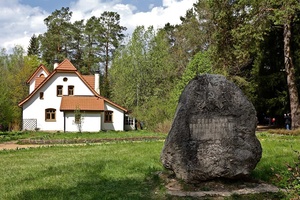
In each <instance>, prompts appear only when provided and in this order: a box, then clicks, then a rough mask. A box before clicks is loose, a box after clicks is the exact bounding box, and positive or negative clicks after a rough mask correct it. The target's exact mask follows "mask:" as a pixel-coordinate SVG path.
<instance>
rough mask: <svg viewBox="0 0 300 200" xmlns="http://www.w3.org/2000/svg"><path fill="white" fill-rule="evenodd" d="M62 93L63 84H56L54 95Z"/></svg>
mask: <svg viewBox="0 0 300 200" xmlns="http://www.w3.org/2000/svg"><path fill="white" fill-rule="evenodd" d="M62 95H63V86H62V85H58V86H57V88H56V96H62Z"/></svg>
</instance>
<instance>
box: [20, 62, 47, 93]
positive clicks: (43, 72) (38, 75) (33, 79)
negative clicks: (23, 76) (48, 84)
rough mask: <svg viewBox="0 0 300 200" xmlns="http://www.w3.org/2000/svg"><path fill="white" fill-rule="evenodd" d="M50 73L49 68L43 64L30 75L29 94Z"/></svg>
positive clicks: (28, 81)
mask: <svg viewBox="0 0 300 200" xmlns="http://www.w3.org/2000/svg"><path fill="white" fill-rule="evenodd" d="M49 74H50V72H49V71H48V69H47V68H46V67H45V66H44V65H43V64H41V65H40V66H39V67H38V68H37V69H36V70H35V71H34V72H33V73H32V75H31V76H30V77H29V79H28V80H27V81H26V83H27V84H28V85H29V94H30V93H31V92H33V91H34V89H35V88H37V87H38V86H39V85H40V84H41V83H42V82H43V81H44V80H45V79H46V78H47V76H48V75H49Z"/></svg>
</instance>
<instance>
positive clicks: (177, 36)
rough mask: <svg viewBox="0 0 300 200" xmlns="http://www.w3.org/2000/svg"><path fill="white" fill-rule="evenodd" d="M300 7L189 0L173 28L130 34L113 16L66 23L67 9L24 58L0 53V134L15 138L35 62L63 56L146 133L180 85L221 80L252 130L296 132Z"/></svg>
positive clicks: (168, 108) (159, 121)
mask: <svg viewBox="0 0 300 200" xmlns="http://www.w3.org/2000/svg"><path fill="white" fill-rule="evenodd" d="M299 11H300V3H299V2H298V1H296V0H286V1H276V0H271V1H270V0H261V1H255V0H250V1H249V0H247V1H244V0H238V1H228V0H220V1H211V0H199V1H198V2H197V3H195V4H194V5H193V7H192V8H191V9H190V10H187V11H186V15H185V16H182V17H181V23H180V24H178V25H171V24H169V23H168V24H166V25H165V26H164V28H161V29H154V28H153V27H144V26H138V27H136V29H135V30H134V32H133V33H132V35H130V36H125V35H124V31H125V30H126V27H123V26H122V25H121V24H120V16H119V14H118V13H116V12H110V11H106V12H103V13H102V14H101V16H93V17H91V18H90V19H88V20H86V21H84V20H80V21H75V22H73V23H71V21H70V19H71V16H72V11H70V10H69V8H64V7H63V8H61V9H60V10H55V11H54V12H52V14H51V15H50V16H48V17H47V18H46V19H44V23H45V25H46V26H47V31H46V32H45V33H43V34H40V35H33V36H32V37H31V40H30V45H29V47H28V49H27V52H26V51H25V50H24V49H23V48H22V47H21V46H15V48H14V49H13V53H10V54H8V53H7V51H6V50H5V49H2V50H1V52H0V77H1V79H0V94H1V96H0V129H2V130H19V129H20V127H21V113H22V112H21V111H22V110H21V108H19V107H18V102H19V101H21V100H22V99H23V98H24V97H26V96H27V95H28V86H27V85H26V84H25V83H26V80H27V79H28V77H29V76H30V75H31V74H32V72H33V71H34V70H35V69H36V68H37V67H38V66H39V65H40V64H41V63H43V64H44V65H45V66H46V67H47V68H48V69H49V71H52V70H53V60H54V59H58V60H59V61H62V60H63V59H65V58H68V59H69V60H70V61H71V62H72V63H73V65H74V66H75V67H76V68H77V69H78V70H79V71H80V72H81V73H82V74H93V73H94V72H95V71H96V70H100V72H101V84H100V85H101V95H102V96H105V97H107V98H110V99H111V100H113V101H114V102H116V103H118V104H120V105H122V106H124V107H126V108H127V109H129V110H130V111H131V114H132V116H134V117H136V118H138V119H139V120H141V121H143V122H144V124H145V125H146V127H147V128H148V129H151V130H154V131H158V132H167V131H168V129H169V128H170V125H171V123H172V120H173V117H174V113H175V110H176V106H177V102H178V98H179V96H180V94H181V92H182V90H183V89H184V87H185V85H186V84H187V83H188V82H189V81H190V80H191V79H193V78H194V77H195V76H196V75H199V74H202V73H214V74H222V75H224V76H226V77H227V78H228V79H230V80H232V81H233V82H235V83H236V84H237V85H238V86H239V87H240V88H241V89H242V90H243V91H244V93H245V94H246V96H247V97H248V98H249V100H250V101H251V102H252V103H253V104H254V106H255V108H256V110H257V114H258V121H259V123H268V121H266V120H267V119H269V118H273V117H274V118H276V123H277V124H279V125H282V124H283V120H284V119H283V114H284V113H289V112H291V114H292V122H293V124H292V125H293V128H298V127H299V126H300V125H299V124H300V109H299V95H298V88H299V81H298V80H299V75H300V74H299V73H300V71H299V67H300V54H299V45H300V34H299V32H300V30H299V29H300V21H299V19H300V15H299V14H300V12H299Z"/></svg>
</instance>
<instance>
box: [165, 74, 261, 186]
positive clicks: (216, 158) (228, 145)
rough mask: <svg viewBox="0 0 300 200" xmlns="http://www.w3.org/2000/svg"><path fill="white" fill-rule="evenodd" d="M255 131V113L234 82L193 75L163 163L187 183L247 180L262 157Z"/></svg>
mask: <svg viewBox="0 0 300 200" xmlns="http://www.w3.org/2000/svg"><path fill="white" fill-rule="evenodd" d="M255 129H256V111H255V109H254V107H253V105H252V103H251V102H249V101H248V100H247V98H246V97H245V96H244V95H243V93H242V91H241V90H240V89H239V88H238V87H237V86H236V85H235V84H234V83H232V82H230V81H228V80H227V79H226V78H225V77H224V76H221V75H211V74H205V75H201V76H197V77H196V78H195V79H193V80H191V81H190V83H189V84H188V85H187V86H186V88H185V89H184V91H183V92H182V94H181V97H180V100H179V103H178V106H177V111H176V114H175V118H174V121H173V124H172V127H171V130H170V132H169V134H168V137H167V139H166V141H165V144H164V147H163V150H162V153H161V160H162V163H163V165H164V167H165V168H167V169H170V170H172V171H174V173H175V174H176V177H177V178H180V179H183V180H184V181H186V182H190V183H194V182H201V181H206V180H211V179H215V178H230V179H235V178H240V177H244V176H247V175H249V174H250V173H251V171H252V170H253V169H254V168H255V167H256V164H257V163H258V162H259V160H260V159H261V155H262V148H261V145H260V142H259V141H258V139H257V138H256V136H255Z"/></svg>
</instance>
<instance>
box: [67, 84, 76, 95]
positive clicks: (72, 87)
mask: <svg viewBox="0 0 300 200" xmlns="http://www.w3.org/2000/svg"><path fill="white" fill-rule="evenodd" d="M74 88H75V87H74V85H68V95H69V96H74ZM71 93H72V94H71Z"/></svg>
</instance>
